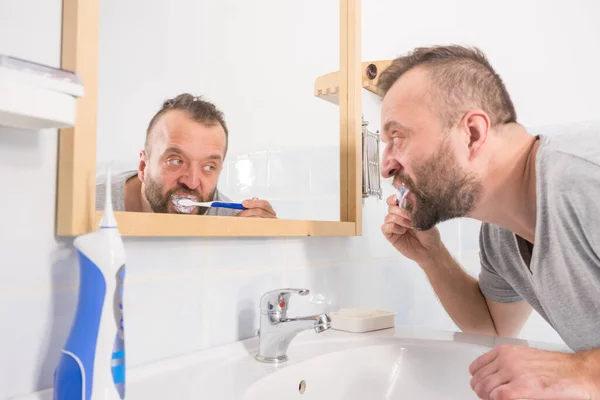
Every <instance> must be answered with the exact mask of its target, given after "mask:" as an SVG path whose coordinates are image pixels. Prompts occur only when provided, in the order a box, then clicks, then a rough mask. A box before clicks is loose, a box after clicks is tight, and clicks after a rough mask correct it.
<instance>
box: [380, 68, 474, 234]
mask: <svg viewBox="0 0 600 400" xmlns="http://www.w3.org/2000/svg"><path fill="white" fill-rule="evenodd" d="M431 93H432V92H431V89H430V82H429V78H428V76H427V73H426V71H424V70H423V69H418V68H415V69H413V70H410V71H409V72H407V73H406V74H404V75H403V76H401V77H400V79H398V81H397V82H396V83H395V84H394V85H393V86H392V87H391V88H390V90H389V91H388V93H387V94H386V96H385V97H384V99H383V103H382V107H381V125H382V130H383V133H382V139H383V141H384V142H385V143H386V146H385V149H384V153H383V159H382V164H383V165H382V175H383V177H384V178H393V179H394V186H396V187H400V186H401V185H404V186H405V187H406V188H407V189H408V190H409V191H410V194H409V195H408V197H407V200H406V208H407V210H408V211H409V212H410V214H411V220H412V223H413V226H414V227H415V229H418V230H428V229H431V228H433V227H434V226H435V225H436V224H437V223H439V222H442V221H445V220H448V219H452V218H457V217H464V216H466V215H467V214H468V213H469V212H470V211H472V210H473V208H474V207H475V205H476V202H477V200H478V199H479V196H480V193H481V189H482V186H481V183H480V182H479V180H478V179H477V178H476V176H475V175H474V174H472V173H470V172H469V171H468V167H469V161H468V156H467V155H466V153H465V151H464V149H465V146H464V143H465V137H464V135H463V134H462V132H460V129H459V128H458V127H453V128H451V129H450V130H447V129H446V130H444V124H443V121H441V119H440V117H439V115H440V113H439V112H436V102H435V100H434V98H433V96H432V94H431ZM457 122H458V121H457Z"/></svg>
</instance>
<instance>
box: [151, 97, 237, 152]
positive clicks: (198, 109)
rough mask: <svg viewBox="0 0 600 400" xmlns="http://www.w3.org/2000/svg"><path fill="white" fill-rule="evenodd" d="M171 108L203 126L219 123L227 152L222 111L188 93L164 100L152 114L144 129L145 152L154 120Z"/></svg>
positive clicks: (225, 128)
mask: <svg viewBox="0 0 600 400" xmlns="http://www.w3.org/2000/svg"><path fill="white" fill-rule="evenodd" d="M171 110H181V111H184V112H185V113H186V114H187V116H188V117H189V118H191V119H192V120H194V121H196V122H199V123H201V124H203V125H205V126H215V125H217V124H221V126H222V127H223V130H224V131H225V153H227V142H228V137H229V131H228V130H227V125H226V124H225V117H224V115H223V113H222V112H221V111H220V110H219V109H218V108H217V107H216V106H215V105H214V104H213V103H210V102H208V101H205V100H202V97H200V96H193V95H191V94H189V93H183V94H180V95H178V96H177V97H175V98H172V99H168V100H165V101H164V102H163V105H162V108H161V109H160V110H159V111H158V112H157V113H156V114H155V115H154V117H152V120H150V123H149V124H148V129H147V130H146V142H145V144H144V148H145V150H146V152H148V151H149V150H150V148H149V146H150V142H151V134H150V132H151V131H152V128H153V127H154V125H155V124H156V121H158V119H159V118H160V117H161V116H163V115H164V114H165V113H167V112H168V111H171Z"/></svg>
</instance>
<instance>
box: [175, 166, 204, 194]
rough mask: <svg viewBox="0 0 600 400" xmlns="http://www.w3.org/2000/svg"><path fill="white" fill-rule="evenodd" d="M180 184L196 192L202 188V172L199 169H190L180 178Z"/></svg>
mask: <svg viewBox="0 0 600 400" xmlns="http://www.w3.org/2000/svg"><path fill="white" fill-rule="evenodd" d="M179 182H180V183H182V184H184V185H185V186H187V187H188V188H190V189H192V190H195V189H196V188H197V187H198V186H200V172H199V171H198V169H197V168H194V167H189V168H188V169H187V170H186V172H185V173H184V174H183V175H182V176H181V177H180V178H179Z"/></svg>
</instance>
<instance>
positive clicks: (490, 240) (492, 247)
mask: <svg viewBox="0 0 600 400" xmlns="http://www.w3.org/2000/svg"><path fill="white" fill-rule="evenodd" d="M514 245H515V237H514V234H513V233H512V232H511V231H509V230H508V229H505V228H502V227H500V226H499V225H496V224H491V223H488V222H483V223H482V224H481V229H480V231H479V250H480V252H481V254H482V255H487V256H491V255H493V254H500V253H502V252H503V251H505V250H507V249H509V248H512V247H514Z"/></svg>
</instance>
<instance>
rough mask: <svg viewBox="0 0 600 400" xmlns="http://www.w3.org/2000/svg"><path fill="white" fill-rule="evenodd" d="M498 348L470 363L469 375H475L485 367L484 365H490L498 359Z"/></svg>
mask: <svg viewBox="0 0 600 400" xmlns="http://www.w3.org/2000/svg"><path fill="white" fill-rule="evenodd" d="M499 349H500V347H497V348H495V349H493V350H490V351H488V352H487V353H485V354H483V355H481V356H479V357H477V358H476V359H475V361H473V362H472V363H471V365H469V373H470V374H471V375H475V374H476V373H477V371H479V370H480V369H481V368H483V367H485V366H486V365H488V364H490V363H491V362H492V361H494V360H495V359H496V357H498V352H499V351H500V350H499Z"/></svg>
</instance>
